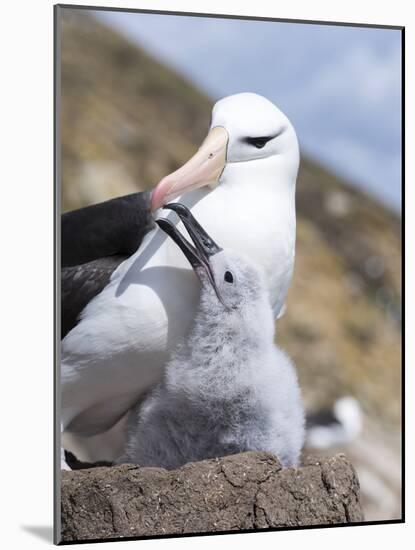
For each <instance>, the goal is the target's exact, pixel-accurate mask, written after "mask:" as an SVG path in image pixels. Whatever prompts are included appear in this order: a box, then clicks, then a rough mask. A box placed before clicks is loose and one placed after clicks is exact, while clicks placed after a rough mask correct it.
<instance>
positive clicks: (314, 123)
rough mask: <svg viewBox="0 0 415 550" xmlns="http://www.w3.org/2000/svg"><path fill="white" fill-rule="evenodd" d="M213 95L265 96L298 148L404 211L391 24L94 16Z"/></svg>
mask: <svg viewBox="0 0 415 550" xmlns="http://www.w3.org/2000/svg"><path fill="white" fill-rule="evenodd" d="M95 15H96V16H97V17H99V18H100V19H101V20H102V21H104V22H106V23H107V24H109V25H110V26H112V27H113V28H115V29H117V30H119V31H121V32H122V33H124V34H125V35H127V36H128V37H129V38H130V39H131V40H132V41H135V42H137V43H138V44H140V45H141V46H143V47H144V48H145V49H146V50H147V51H149V52H150V53H151V54H153V55H154V56H155V57H157V58H158V59H160V60H162V61H164V62H165V63H167V64H169V65H170V66H172V67H173V68H175V69H176V70H177V71H178V72H180V73H181V74H183V75H184V76H186V77H187V78H188V79H190V80H191V81H193V82H194V83H196V84H197V85H198V86H199V87H200V88H201V89H202V90H204V91H205V92H207V93H208V94H209V95H210V96H211V97H212V98H213V99H215V100H216V99H219V98H221V97H224V96H226V95H230V94H233V93H238V92H242V91H251V92H256V93H259V94H261V95H264V96H266V97H267V98H268V99H270V100H271V101H273V102H274V103H275V104H276V105H278V107H279V108H280V109H281V110H282V111H284V112H285V114H286V115H287V116H288V117H289V119H290V120H291V122H292V123H293V125H294V128H295V129H296V131H297V135H298V138H299V141H300V148H301V150H302V151H303V152H304V153H306V154H308V155H310V156H312V157H314V158H316V159H317V160H319V161H321V162H322V163H324V164H325V165H326V166H328V167H330V168H331V169H333V170H335V171H336V172H338V173H339V174H340V175H343V176H345V177H346V178H347V179H348V180H349V181H350V182H351V183H353V184H354V185H357V186H358V187H360V188H362V189H364V190H365V191H367V192H369V193H371V194H373V195H374V196H375V197H377V198H378V199H380V200H381V201H383V202H384V203H385V204H386V205H387V206H389V207H391V208H393V209H394V210H396V211H398V212H399V211H400V209H401V34H400V31H399V30H395V29H373V28H360V27H359V28H356V27H341V26H328V25H310V24H301V23H285V22H274V21H265V22H264V21H252V20H232V19H218V18H201V17H189V16H174V15H156V14H143V13H128V12H95Z"/></svg>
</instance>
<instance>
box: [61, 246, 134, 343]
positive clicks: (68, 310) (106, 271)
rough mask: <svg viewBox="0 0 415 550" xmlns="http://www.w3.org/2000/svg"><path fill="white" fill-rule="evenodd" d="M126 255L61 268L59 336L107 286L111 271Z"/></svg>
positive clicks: (62, 335) (63, 333)
mask: <svg viewBox="0 0 415 550" xmlns="http://www.w3.org/2000/svg"><path fill="white" fill-rule="evenodd" d="M127 257H128V256H112V257H108V258H100V259H99V260H93V261H92V262H88V263H86V264H83V265H76V266H73V267H64V268H62V270H61V338H64V337H65V336H66V335H67V334H68V332H69V331H70V330H72V329H73V328H74V326H76V324H77V323H78V318H79V314H80V313H81V311H82V310H83V309H84V307H85V306H86V305H87V303H88V302H89V301H91V300H92V298H93V297H94V296H96V295H97V294H99V293H100V292H101V291H102V290H103V289H104V287H106V286H107V284H108V282H109V280H110V277H111V274H112V272H113V271H114V270H115V269H116V268H117V267H118V266H119V265H120V263H121V262H123V261H124V260H125V259H127Z"/></svg>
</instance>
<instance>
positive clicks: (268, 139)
mask: <svg viewBox="0 0 415 550" xmlns="http://www.w3.org/2000/svg"><path fill="white" fill-rule="evenodd" d="M298 164H299V150H298V142H297V137H296V134H295V131H294V128H293V127H292V125H291V123H290V122H289V120H288V118H287V117H286V116H285V115H284V114H283V113H282V112H281V111H280V110H279V109H278V108H277V107H276V106H275V105H274V104H273V103H271V102H270V101H268V100H267V99H265V98H264V97H262V96H259V95H257V94H252V93H242V94H236V95H233V96H229V97H226V98H224V99H222V100H220V101H218V102H217V103H216V104H215V106H214V108H213V111H212V120H211V125H210V130H209V133H208V135H207V137H206V139H205V141H204V142H203V143H202V145H201V147H200V149H199V150H198V151H197V152H196V154H195V155H194V156H193V157H192V158H191V159H190V160H189V161H188V162H187V163H186V164H185V165H183V166H182V167H181V168H179V169H178V170H177V171H175V172H173V173H172V174H170V175H168V176H166V177H165V178H163V179H162V180H161V182H160V183H159V184H158V185H157V186H156V188H155V189H154V190H153V192H152V195H151V207H150V208H151V210H152V211H153V212H157V215H158V216H159V217H171V214H172V213H171V212H170V213H169V211H166V210H161V209H160V207H161V206H163V205H164V204H166V203H167V202H172V201H174V200H176V199H178V200H180V202H181V203H183V204H185V205H186V206H187V207H189V208H190V210H191V211H192V213H193V214H194V215H195V216H196V217H197V219H198V220H199V221H200V223H201V224H202V225H203V227H205V229H206V231H207V232H208V233H209V234H210V235H211V236H212V238H213V239H215V240H217V241H219V242H221V244H222V246H223V247H228V248H233V249H234V250H236V251H239V252H241V253H243V254H245V255H247V256H248V257H250V258H251V259H252V260H253V261H254V262H255V263H256V265H257V266H259V267H260V269H261V270H262V271H263V273H264V275H265V279H266V281H267V284H268V287H269V290H270V296H271V297H272V308H273V311H274V315H275V317H278V315H279V314H280V312H281V310H282V308H283V305H284V300H285V297H286V293H287V290H288V287H289V284H290V280H291V276H292V271H293V265H294V256H295V183H296V177H297V171H298ZM144 219H145V220H147V219H148V218H146V217H145V216H144ZM172 219H174V218H172ZM146 224H147V221H146V222H145V225H146ZM150 226H151V224H149V225H148V227H147V225H146V228H147V229H148V232H147V233H146V235H145V236H144V238H143V240H142V242H141V244H140V246H139V247H138V250H137V251H136V252H135V253H134V254H132V255H131V256H130V257H129V258H128V259H126V260H125V261H124V262H122V263H120V264H119V265H118V267H116V269H115V270H114V271H113V272H112V274H111V275H110V276H109V275H108V273H110V272H111V271H112V269H113V267H109V268H108V273H107V275H106V279H107V282H106V284H105V286H104V287H103V289H102V290H101V288H100V289H99V290H100V292H99V293H98V294H97V295H95V296H94V297H92V299H89V298H88V299H89V301H88V303H87V304H86V306H85V307H84V308H83V310H82V312H81V313H80V315H79V316H78V319H77V321H75V322H76V324H75V322H74V321H73V322H72V325H74V326H71V327H70V330H69V332H68V333H67V334H66V336H65V337H64V338H63V340H62V346H61V389H62V399H61V420H62V428H63V429H64V430H68V431H70V432H73V433H78V434H80V435H85V436H88V435H94V434H97V433H101V432H104V431H106V430H108V429H109V428H111V427H112V426H113V425H114V424H115V423H116V422H117V421H118V420H119V419H120V418H121V417H122V416H123V415H124V414H125V412H126V411H127V410H129V409H130V408H131V406H132V405H133V404H134V403H136V402H137V400H138V399H140V398H141V397H142V396H144V395H145V394H146V392H147V391H148V390H149V389H150V388H151V387H152V386H154V385H155V384H156V383H157V382H158V381H159V380H160V378H161V376H162V374H163V368H164V365H165V364H166V361H167V359H168V357H169V355H170V352H171V350H172V349H173V347H174V346H175V345H176V344H177V343H178V342H179V341H180V339H181V338H182V337H183V336H184V335H185V334H186V333H187V331H188V329H189V326H190V324H191V321H192V319H193V316H194V312H195V308H196V305H197V303H198V298H199V293H200V287H199V286H198V282H197V280H196V278H195V277H194V276H193V273H192V271H191V268H190V267H189V265H188V263H187V262H186V260H185V258H184V257H183V255H182V254H181V253H180V251H179V250H178V249H177V247H176V246H175V245H174V243H172V241H171V240H170V239H167V238H166V235H165V234H164V233H163V232H162V231H161V230H160V229H159V228H158V227H156V226H154V227H152V228H151V229H150ZM178 228H179V229H180V225H178ZM92 261H93V260H92ZM75 269H76V267H75ZM72 279H73V277H72ZM92 279H93V277H92ZM95 292H96V289H95V290H94V291H93V292H91V295H92V294H94V293H95Z"/></svg>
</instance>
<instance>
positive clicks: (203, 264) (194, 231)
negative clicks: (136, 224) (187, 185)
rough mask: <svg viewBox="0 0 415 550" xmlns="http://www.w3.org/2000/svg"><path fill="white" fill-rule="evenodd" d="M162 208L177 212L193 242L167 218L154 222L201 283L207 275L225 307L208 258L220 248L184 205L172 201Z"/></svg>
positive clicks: (219, 250)
mask: <svg viewBox="0 0 415 550" xmlns="http://www.w3.org/2000/svg"><path fill="white" fill-rule="evenodd" d="M164 208H167V209H169V210H174V211H175V212H176V213H177V215H178V216H179V218H180V219H181V221H182V222H183V225H184V226H185V228H186V229H187V231H188V233H189V235H190V237H191V239H192V241H193V243H194V244H192V243H190V242H189V241H187V240H186V239H185V238H184V237H183V235H182V234H181V233H180V232H179V230H178V229H177V227H176V226H175V225H174V224H173V223H172V222H171V221H169V220H168V219H165V218H160V219H158V220H156V223H157V224H158V226H159V227H160V229H162V230H163V231H164V232H165V233H167V235H168V236H169V237H171V238H172V239H173V241H174V242H175V243H176V244H177V245H178V246H179V248H180V249H181V251H182V252H183V254H184V255H185V256H186V258H187V260H188V261H189V263H190V265H191V266H192V268H193V270H194V271H195V273H196V274H197V275H198V277H199V279H200V280H201V282H202V284H203V283H204V280H206V277H207V279H208V281H209V283H210V284H211V285H212V287H213V289H214V291H215V293H216V295H217V297H218V299H219V300H220V301H221V302H222V304H223V305H224V306H225V307H226V304H225V303H224V302H223V299H222V297H221V295H220V292H219V289H218V287H217V285H216V282H215V277H214V274H213V270H212V266H211V264H210V258H211V257H212V256H214V255H215V254H217V253H218V252H221V250H222V249H221V248H220V247H219V246H218V245H217V244H216V243H215V242H214V241H213V239H212V238H211V237H210V236H209V235H208V234H207V233H206V231H205V230H204V229H203V227H202V226H201V225H200V224H199V222H198V221H197V220H196V219H195V217H194V216H193V214H192V213H191V212H190V210H189V209H188V208H187V207H186V206H184V205H183V204H180V203H173V204H167V205H165V207H164ZM205 276H206V277H205Z"/></svg>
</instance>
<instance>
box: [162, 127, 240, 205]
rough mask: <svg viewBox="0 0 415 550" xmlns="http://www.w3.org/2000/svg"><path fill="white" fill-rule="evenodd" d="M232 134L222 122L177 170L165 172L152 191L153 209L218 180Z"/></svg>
mask: <svg viewBox="0 0 415 550" xmlns="http://www.w3.org/2000/svg"><path fill="white" fill-rule="evenodd" d="M228 141H229V135H228V132H227V131H226V130H225V128H223V127H222V126H215V127H214V128H212V129H211V130H210V132H209V133H208V135H207V136H206V138H205V140H204V141H203V143H202V145H201V146H200V149H199V150H198V151H197V153H196V154H195V155H193V157H192V158H191V159H190V160H188V161H187V162H186V164H184V165H183V166H181V167H180V168H179V169H178V170H176V171H175V172H172V173H171V174H169V175H168V176H165V177H164V178H163V179H162V180H161V181H160V183H158V184H157V186H156V187H155V188H154V190H153V192H152V195H151V210H152V212H154V211H155V210H157V209H158V208H160V207H161V206H163V205H165V204H167V203H168V202H170V201H172V200H174V199H176V198H177V197H180V195H183V194H184V193H187V192H188V191H191V190H193V189H198V188H199V187H203V186H205V185H208V184H215V183H217V182H218V181H219V178H220V175H221V174H222V171H223V169H224V167H225V164H226V152H227V147H228Z"/></svg>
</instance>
